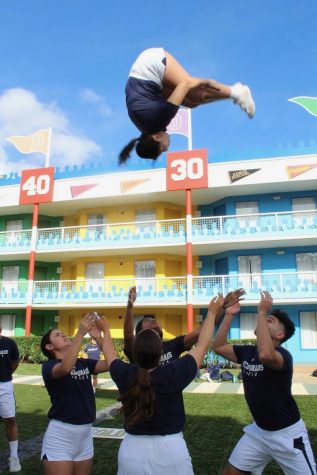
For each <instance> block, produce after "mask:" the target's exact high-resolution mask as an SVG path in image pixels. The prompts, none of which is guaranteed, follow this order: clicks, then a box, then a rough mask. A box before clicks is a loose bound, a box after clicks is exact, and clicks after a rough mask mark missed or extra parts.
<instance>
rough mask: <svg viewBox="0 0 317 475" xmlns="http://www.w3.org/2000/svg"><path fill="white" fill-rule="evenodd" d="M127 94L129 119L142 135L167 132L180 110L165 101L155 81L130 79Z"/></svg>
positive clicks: (126, 89)
mask: <svg viewBox="0 0 317 475" xmlns="http://www.w3.org/2000/svg"><path fill="white" fill-rule="evenodd" d="M125 94H126V104H127V109H128V114H129V117H130V119H131V120H132V122H133V123H134V125H135V126H136V127H137V129H139V130H140V132H142V133H148V134H155V133H157V132H162V131H165V130H166V127H167V126H168V124H169V123H170V122H171V120H172V119H173V117H175V115H176V114H177V111H178V109H179V106H176V105H175V104H172V103H171V102H167V101H166V100H165V99H164V97H163V94H162V89H161V88H160V86H159V85H158V84H156V83H155V82H154V81H148V80H145V79H138V78H134V77H129V79H128V81H127V84H126V88H125Z"/></svg>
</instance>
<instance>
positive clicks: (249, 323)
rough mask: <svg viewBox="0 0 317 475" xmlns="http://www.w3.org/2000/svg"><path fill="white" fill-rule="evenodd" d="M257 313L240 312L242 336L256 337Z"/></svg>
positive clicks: (243, 337) (242, 337)
mask: <svg viewBox="0 0 317 475" xmlns="http://www.w3.org/2000/svg"><path fill="white" fill-rule="evenodd" d="M255 327H256V313H240V338H241V339H247V338H255V335H254V330H255Z"/></svg>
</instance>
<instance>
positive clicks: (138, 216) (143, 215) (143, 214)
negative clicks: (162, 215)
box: [135, 209, 156, 232]
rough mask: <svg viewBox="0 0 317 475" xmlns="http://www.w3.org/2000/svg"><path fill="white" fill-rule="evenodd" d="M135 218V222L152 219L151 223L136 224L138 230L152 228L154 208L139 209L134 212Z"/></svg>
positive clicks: (154, 217) (142, 230) (154, 215)
mask: <svg viewBox="0 0 317 475" xmlns="http://www.w3.org/2000/svg"><path fill="white" fill-rule="evenodd" d="M135 220H136V222H137V223H138V222H142V221H152V223H148V224H146V223H142V224H139V225H138V226H137V231H138V232H144V231H146V230H148V229H151V228H153V226H154V223H153V221H155V220H156V214H155V210H154V209H139V210H137V211H136V212H135Z"/></svg>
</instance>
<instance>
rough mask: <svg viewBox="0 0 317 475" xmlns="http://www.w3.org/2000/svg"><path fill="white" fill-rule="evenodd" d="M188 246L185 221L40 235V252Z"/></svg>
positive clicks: (52, 231)
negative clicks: (70, 248) (157, 243)
mask: <svg viewBox="0 0 317 475" xmlns="http://www.w3.org/2000/svg"><path fill="white" fill-rule="evenodd" d="M144 242H148V243H156V242H160V243H165V242H169V243H170V242H185V220H184V219H170V220H161V221H140V222H129V223H113V224H98V225H90V226H70V227H64V228H48V229H40V230H39V231H38V242H37V247H38V249H52V248H65V247H79V248H82V247H91V246H97V247H100V246H107V247H108V246H110V247H113V246H115V247H118V246H119V247H121V246H124V245H142V244H143V243H144Z"/></svg>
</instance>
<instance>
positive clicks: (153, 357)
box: [118, 328, 162, 428]
mask: <svg viewBox="0 0 317 475" xmlns="http://www.w3.org/2000/svg"><path fill="white" fill-rule="evenodd" d="M161 355H162V340H161V338H160V336H159V335H158V334H157V333H156V331H155V330H152V329H150V328H147V329H146V330H142V331H140V333H138V334H137V335H136V336H135V339H134V342H133V358H134V361H135V362H136V364H137V365H138V366H139V368H138V369H137V372H136V374H135V379H134V380H133V382H132V384H131V386H130V388H129V389H128V390H127V391H126V393H125V394H122V395H121V396H120V397H119V398H118V401H121V402H122V412H123V414H124V418H125V423H126V426H127V428H131V427H133V426H135V425H137V424H139V423H141V422H147V421H148V420H149V419H151V417H153V415H154V403H155V392H154V388H153V384H152V377H151V374H150V373H149V370H150V369H154V368H156V367H157V366H158V365H159V364H160V359H161Z"/></svg>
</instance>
